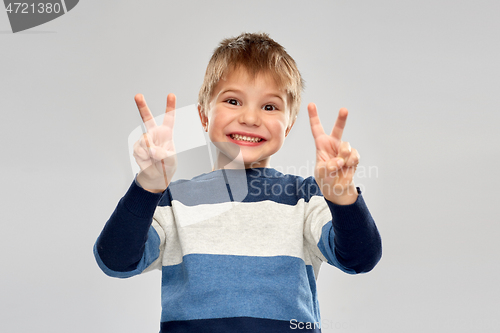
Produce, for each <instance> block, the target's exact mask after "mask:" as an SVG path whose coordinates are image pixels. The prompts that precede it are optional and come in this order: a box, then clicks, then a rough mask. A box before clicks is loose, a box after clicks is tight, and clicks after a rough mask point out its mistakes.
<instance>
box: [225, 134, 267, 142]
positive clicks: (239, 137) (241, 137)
mask: <svg viewBox="0 0 500 333" xmlns="http://www.w3.org/2000/svg"><path fill="white" fill-rule="evenodd" d="M231 138H233V139H234V140H239V141H247V142H259V141H261V140H262V139H261V138H256V137H250V136H245V135H239V134H231Z"/></svg>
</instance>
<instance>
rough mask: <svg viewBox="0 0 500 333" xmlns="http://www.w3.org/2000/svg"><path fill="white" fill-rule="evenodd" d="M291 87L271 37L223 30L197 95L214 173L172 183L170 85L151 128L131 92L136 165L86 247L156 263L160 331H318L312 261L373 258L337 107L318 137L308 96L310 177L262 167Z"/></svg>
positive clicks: (290, 68) (350, 268) (120, 263)
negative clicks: (140, 126)
mask: <svg viewBox="0 0 500 333" xmlns="http://www.w3.org/2000/svg"><path fill="white" fill-rule="evenodd" d="M301 90H302V79H301V76H300V73H299V71H298V69H297V67H296V65H295V62H294V60H293V59H292V58H291V57H290V56H289V55H288V54H287V53H286V52H285V50H284V49H283V47H281V46H280V45H279V44H278V43H276V42H275V41H274V40H272V39H271V38H269V36H268V35H266V34H242V35H240V36H238V37H236V38H229V39H226V40H224V41H222V42H221V44H220V46H219V47H218V48H217V49H216V50H215V52H214V55H213V56H212V58H211V60H210V62H209V65H208V67H207V72H206V75H205V80H204V83H203V85H202V87H201V90H200V94H199V105H198V111H199V116H200V120H201V123H202V126H203V128H204V129H205V131H207V132H208V135H209V137H210V140H211V141H212V142H213V143H214V145H215V146H216V147H217V156H216V159H215V165H214V170H213V171H212V172H210V173H207V174H202V175H200V176H197V177H195V178H193V179H191V180H181V181H176V182H172V183H170V181H169V180H170V179H172V175H173V174H174V172H175V169H176V156H175V149H174V146H173V143H172V130H173V121H174V111H173V110H174V109H175V96H174V95H172V94H170V95H168V97H167V110H166V114H165V118H164V121H163V124H162V125H160V126H157V125H156V124H155V123H154V120H153V117H152V115H151V112H150V111H149V109H148V107H147V105H146V102H145V100H144V97H143V96H142V95H137V96H136V97H135V100H136V103H137V106H138V108H139V112H140V114H141V117H142V119H143V121H144V123H145V125H146V129H147V133H146V134H145V135H144V136H143V137H142V138H141V139H140V140H139V141H138V142H137V143H136V145H135V147H134V156H135V158H136V161H137V163H138V164H139V166H140V168H141V172H140V173H139V174H138V175H137V177H136V180H135V181H134V182H133V183H132V185H131V186H130V188H129V190H128V192H127V193H126V194H125V196H124V197H123V198H122V199H121V200H120V202H119V204H118V206H117V208H116V209H115V211H114V213H113V214H112V216H111V217H110V219H109V221H108V222H107V223H106V226H105V227H104V229H103V231H102V233H101V235H100V236H99V238H98V240H97V242H96V245H95V247H94V254H95V257H96V260H97V262H98V264H99V266H100V267H101V269H102V270H103V271H104V272H105V273H106V274H108V275H110V276H113V277H130V276H133V275H136V274H140V273H143V272H145V271H148V270H151V269H154V268H158V269H161V270H162V316H161V332H196V333H199V332H217V333H223V332H238V333H241V332H272V333H280V332H293V331H295V330H296V329H300V331H301V332H321V329H320V321H321V319H320V314H319V304H318V300H317V295H316V282H315V281H316V277H317V275H318V272H319V267H320V264H321V263H322V262H323V261H326V262H328V263H329V264H332V265H334V266H336V267H338V268H340V269H341V270H343V271H344V272H347V273H350V274H355V273H362V272H368V271H370V270H371V269H372V268H373V267H374V266H375V265H376V263H377V262H378V261H379V259H380V256H381V241H380V236H379V234H378V231H377V228H376V226H375V224H374V221H373V219H372V217H371V215H370V213H369V211H368V209H367V207H366V205H365V203H364V201H363V198H362V197H361V193H360V191H359V189H357V188H356V187H355V186H354V183H353V180H352V178H353V175H354V171H355V169H356V166H357V164H358V162H359V154H358V153H357V151H356V150H355V149H351V147H350V146H349V143H347V142H342V141H341V137H342V131H343V128H344V126H345V122H346V118H347V110H345V109H341V110H340V112H339V116H338V119H337V121H336V123H335V126H334V128H333V130H332V133H331V135H327V134H325V133H324V131H323V128H322V126H321V123H320V121H319V118H318V115H317V111H316V106H315V105H314V104H312V103H311V104H309V105H308V111H309V117H310V122H311V130H312V133H313V136H314V140H315V144H316V155H317V160H316V166H315V173H314V177H309V178H307V179H303V178H301V177H298V176H294V175H283V174H281V173H280V172H278V171H276V170H275V169H272V168H270V158H271V156H272V155H273V154H274V153H276V152H277V151H278V150H279V149H280V147H281V146H282V144H283V142H284V140H285V137H286V136H287V135H288V134H289V133H290V130H291V128H292V126H293V124H294V122H295V119H296V115H297V112H298V110H299V107H300V93H301ZM242 174H243V178H242V177H241V175H242ZM242 179H243V180H242Z"/></svg>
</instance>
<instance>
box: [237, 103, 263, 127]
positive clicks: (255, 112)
mask: <svg viewBox="0 0 500 333" xmlns="http://www.w3.org/2000/svg"><path fill="white" fill-rule="evenodd" d="M238 121H239V122H240V124H245V125H248V126H260V122H261V119H260V109H259V108H256V107H245V108H242V109H241V113H240V115H239V118H238Z"/></svg>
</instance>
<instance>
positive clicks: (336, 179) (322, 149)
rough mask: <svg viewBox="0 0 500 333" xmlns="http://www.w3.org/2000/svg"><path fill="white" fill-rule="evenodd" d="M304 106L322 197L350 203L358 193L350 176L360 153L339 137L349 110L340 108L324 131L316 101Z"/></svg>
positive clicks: (338, 202) (346, 203)
mask: <svg viewBox="0 0 500 333" xmlns="http://www.w3.org/2000/svg"><path fill="white" fill-rule="evenodd" d="M307 110H308V112H309V121H310V123H311V131H312V134H313V137H314V143H315V145H316V166H315V170H314V178H315V179H316V183H318V185H319V187H320V189H321V192H322V193H323V196H324V197H325V199H327V200H329V201H331V202H333V203H336V204H339V205H348V204H352V203H354V202H355V201H356V199H357V197H358V193H357V190H356V187H355V186H354V182H353V177H354V173H355V172H356V167H357V166H358V163H359V154H358V151H357V150H356V149H351V145H350V144H349V142H343V141H342V133H343V132H344V127H345V124H346V121H347V114H348V111H347V109H344V108H342V109H340V111H339V115H338V117H337V121H335V125H334V126H333V129H332V132H331V133H330V135H327V134H326V133H325V131H324V130H323V126H322V125H321V122H320V120H319V116H318V111H317V109H316V105H315V104H314V103H310V104H309V105H308V106H307Z"/></svg>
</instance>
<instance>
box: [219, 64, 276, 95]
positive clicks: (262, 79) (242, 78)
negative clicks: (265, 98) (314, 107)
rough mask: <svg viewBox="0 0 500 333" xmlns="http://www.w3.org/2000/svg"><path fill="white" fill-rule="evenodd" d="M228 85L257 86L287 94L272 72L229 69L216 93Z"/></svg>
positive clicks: (239, 68) (241, 68) (240, 68)
mask: <svg viewBox="0 0 500 333" xmlns="http://www.w3.org/2000/svg"><path fill="white" fill-rule="evenodd" d="M228 85H234V86H242V87H244V86H247V85H257V86H259V87H261V88H263V89H266V90H273V91H275V92H278V93H280V94H281V93H283V94H284V93H286V90H285V89H284V87H282V86H281V85H280V84H279V81H278V79H277V78H276V77H275V76H274V75H273V73H271V72H270V71H259V72H251V71H249V70H248V69H246V68H244V67H241V66H240V67H238V68H233V69H229V70H228V71H227V72H226V73H224V74H223V75H222V76H221V78H220V80H219V81H218V83H217V85H216V86H215V89H214V92H217V91H219V90H220V89H221V88H222V87H226V86H228Z"/></svg>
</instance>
